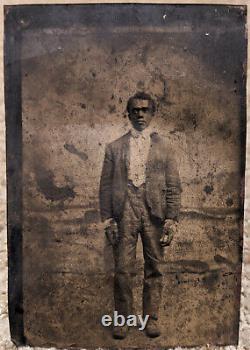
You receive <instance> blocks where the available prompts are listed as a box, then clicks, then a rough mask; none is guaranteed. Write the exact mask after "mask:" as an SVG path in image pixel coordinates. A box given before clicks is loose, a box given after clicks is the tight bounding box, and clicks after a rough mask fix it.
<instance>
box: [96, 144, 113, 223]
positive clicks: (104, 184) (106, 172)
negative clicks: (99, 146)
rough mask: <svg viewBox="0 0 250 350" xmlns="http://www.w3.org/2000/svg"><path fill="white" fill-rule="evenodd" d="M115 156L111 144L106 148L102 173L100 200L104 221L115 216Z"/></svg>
mask: <svg viewBox="0 0 250 350" xmlns="http://www.w3.org/2000/svg"><path fill="white" fill-rule="evenodd" d="M113 164H114V163H113V158H112V150H111V146H110V145H108V146H107V147H106V150H105V156H104V162H103V167H102V173H101V180H100V189H99V200H100V214H101V219H102V221H104V220H106V219H108V218H111V217H113V210H112V183H113Z"/></svg>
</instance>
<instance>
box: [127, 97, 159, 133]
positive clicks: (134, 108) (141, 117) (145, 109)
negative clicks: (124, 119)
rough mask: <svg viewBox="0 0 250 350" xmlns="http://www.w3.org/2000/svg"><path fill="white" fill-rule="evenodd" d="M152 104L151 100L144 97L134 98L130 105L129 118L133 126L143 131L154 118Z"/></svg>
mask: <svg viewBox="0 0 250 350" xmlns="http://www.w3.org/2000/svg"><path fill="white" fill-rule="evenodd" d="M153 116H154V114H153V112H152V106H151V104H150V101H148V100H142V99H133V100H132V104H131V107H130V113H129V119H130V121H131V124H132V125H133V127H134V128H135V129H136V130H138V131H142V130H144V129H146V128H147V127H148V126H149V124H150V122H151V120H152V119H153Z"/></svg>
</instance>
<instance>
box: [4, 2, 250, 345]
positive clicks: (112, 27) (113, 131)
mask: <svg viewBox="0 0 250 350" xmlns="http://www.w3.org/2000/svg"><path fill="white" fill-rule="evenodd" d="M245 21H246V13H245V8H244V7H239V6H238V7H237V6H236V7H235V6H204V5H201V6H198V5H184V6H183V5H182V6H180V5H139V4H138V5H132V4H131V5H69V6H66V5H60V6H59V5H47V6H46V5H45V6H40V5H39V6H38V5H35V6H15V7H14V6H13V7H11V6H8V7H6V8H5V24H6V26H5V38H6V40H5V71H6V122H7V139H8V140H7V141H8V144H7V153H8V154H7V157H8V184H9V188H8V206H9V207H8V208H9V217H8V220H9V221H8V235H9V258H10V261H9V272H10V287H9V288H10V289H9V293H10V294H9V300H10V319H11V329H12V338H13V339H14V340H15V341H16V342H19V343H25V342H26V343H27V344H30V345H32V346H58V347H70V346H78V347H86V346H93V347H97V346H103V347H105V346H106V347H108V346H118V345H119V346H121V347H123V346H124V347H129V346H137V347H150V346H171V347H173V346H192V345H202V344H208V343H209V344H222V345H223V344H236V343H237V341H238V322H239V305H240V304H239V303H240V280H241V257H242V220H243V214H242V213H243V197H244V193H243V188H244V162H245V158H244V156H245V62H246V39H245ZM138 91H144V92H146V93H149V94H150V95H152V97H153V98H154V99H155V100H156V102H157V112H156V116H155V119H154V120H153V125H152V127H153V129H154V130H156V131H159V132H160V134H162V135H163V136H165V137H166V138H167V139H168V141H169V143H170V144H171V146H172V147H173V148H174V149H175V152H176V154H177V161H178V166H179V169H180V178H181V184H182V197H181V217H180V224H179V227H178V233H177V234H176V235H175V237H174V239H173V242H172V244H171V246H170V247H168V248H166V249H165V265H164V269H165V270H164V271H165V275H164V291H163V301H162V307H161V320H162V321H161V322H162V324H163V333H162V336H161V337H159V338H157V339H155V340H151V339H148V338H147V337H145V335H144V334H143V332H139V331H138V330H133V329H132V330H131V334H130V336H128V337H127V338H126V340H123V341H122V342H119V343H118V342H117V341H116V340H114V339H112V337H111V336H110V329H109V328H104V327H103V326H102V325H101V323H100V320H101V316H102V315H104V314H111V313H112V312H113V292H112V288H113V280H112V270H113V257H112V250H111V248H110V246H109V245H108V244H107V242H106V240H105V235H104V232H103V230H102V225H101V220H100V213H99V198H98V191H99V182H100V176H101V169H102V164H103V158H104V151H105V146H106V144H107V143H109V142H111V141H113V140H115V139H117V138H118V137H120V136H121V135H123V134H124V133H126V132H127V131H128V130H129V129H130V123H129V120H128V118H127V113H126V104H127V100H128V98H129V97H130V96H132V95H134V94H135V93H136V92H138ZM137 250H138V251H137V262H138V264H137V266H136V269H137V276H136V278H135V289H134V297H135V309H136V310H135V311H136V313H141V293H142V290H141V285H142V283H141V282H142V279H143V265H142V248H141V243H140V242H139V244H138V249H137ZM12 282H13V283H12ZM15 283H16V285H15ZM14 285H15V286H16V287H13V286H14ZM117 344H118V345H117Z"/></svg>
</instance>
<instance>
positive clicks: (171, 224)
mask: <svg viewBox="0 0 250 350" xmlns="http://www.w3.org/2000/svg"><path fill="white" fill-rule="evenodd" d="M177 226H178V223H177V222H176V221H175V220H172V219H166V220H165V222H164V226H163V231H162V237H161V240H160V242H161V246H162V247H167V246H169V245H170V244H171V242H172V239H173V237H174V235H175V233H176V232H177Z"/></svg>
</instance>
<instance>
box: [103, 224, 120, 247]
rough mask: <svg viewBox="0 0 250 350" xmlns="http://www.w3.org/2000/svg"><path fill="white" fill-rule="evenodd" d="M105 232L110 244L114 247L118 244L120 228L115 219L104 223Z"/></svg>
mask: <svg viewBox="0 0 250 350" xmlns="http://www.w3.org/2000/svg"><path fill="white" fill-rule="evenodd" d="M104 231H105V234H106V237H107V239H108V241H109V243H110V244H111V245H112V246H114V245H115V244H116V243H117V242H118V227H117V223H116V221H115V220H114V219H113V218H110V219H107V220H105V221H104Z"/></svg>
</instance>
